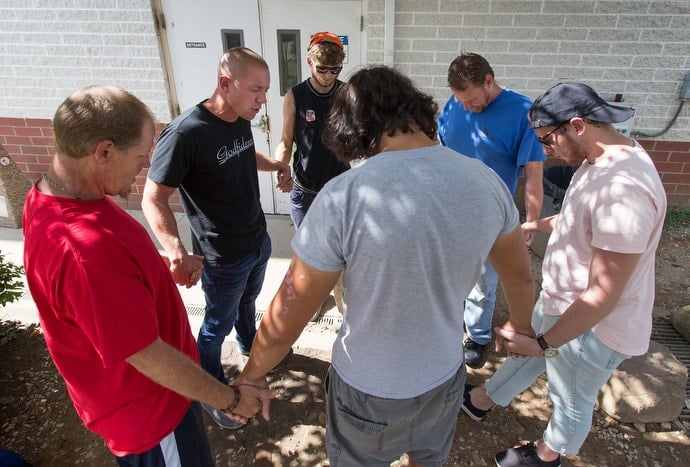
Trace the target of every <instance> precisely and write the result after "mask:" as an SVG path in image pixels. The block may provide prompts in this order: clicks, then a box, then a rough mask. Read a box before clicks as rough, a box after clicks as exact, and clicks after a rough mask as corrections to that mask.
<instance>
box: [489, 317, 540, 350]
mask: <svg viewBox="0 0 690 467" xmlns="http://www.w3.org/2000/svg"><path fill="white" fill-rule="evenodd" d="M494 332H496V352H502V351H503V350H505V351H506V353H507V354H508V356H509V357H514V358H525V357H540V356H541V347H540V346H539V343H538V342H537V341H536V340H535V338H534V337H535V336H536V333H535V332H534V329H532V328H531V327H530V328H518V327H516V326H515V325H514V324H513V323H512V322H511V321H507V322H506V323H505V324H504V325H503V326H501V327H495V328H494Z"/></svg>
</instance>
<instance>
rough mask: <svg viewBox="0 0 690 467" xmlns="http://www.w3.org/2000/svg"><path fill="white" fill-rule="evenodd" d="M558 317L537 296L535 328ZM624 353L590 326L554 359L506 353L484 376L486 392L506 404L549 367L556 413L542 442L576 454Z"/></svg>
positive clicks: (542, 328) (541, 329)
mask: <svg viewBox="0 0 690 467" xmlns="http://www.w3.org/2000/svg"><path fill="white" fill-rule="evenodd" d="M558 318H559V317H558V316H545V315H544V314H543V313H542V307H541V301H537V303H536V305H535V306H534V312H533V313H532V327H533V328H534V330H535V331H536V332H537V333H545V332H546V331H548V330H549V329H550V328H551V326H553V325H554V324H555V323H556V321H558ZM626 358H628V356H627V355H624V354H622V353H619V352H616V351H615V350H612V349H610V348H609V347H607V346H605V345H604V344H602V343H601V341H600V340H599V339H597V337H596V336H595V335H594V333H593V332H592V331H587V332H585V333H584V334H582V335H580V336H579V337H577V338H575V339H573V340H571V341H570V342H568V343H566V344H564V345H562V346H560V347H559V348H558V355H557V356H555V357H553V358H543V357H534V358H507V359H506V360H505V362H504V363H503V365H501V367H500V368H499V369H498V370H497V371H496V373H495V374H494V375H493V377H491V379H489V380H487V381H486V391H487V393H488V394H489V397H490V398H491V400H493V401H494V402H495V403H496V404H498V405H500V406H503V407H505V406H507V405H508V404H510V401H511V400H513V398H514V397H515V396H517V395H518V394H520V393H521V392H522V391H524V390H525V389H527V388H528V387H530V386H531V385H532V383H533V382H534V380H535V379H537V377H539V375H541V374H542V373H543V372H544V371H546V377H547V379H548V390H549V397H550V398H551V402H552V403H553V413H552V414H551V419H550V420H549V424H548V426H547V427H546V430H545V431H544V435H543V437H544V442H545V443H546V445H547V446H548V447H550V448H551V449H553V450H554V451H557V452H559V453H561V454H563V455H566V456H572V455H575V454H577V453H578V451H579V450H580V447H581V446H582V444H583V443H584V442H585V439H586V438H587V435H588V434H589V430H590V428H591V427H592V413H593V410H594V403H595V401H596V397H597V393H598V392H599V388H600V387H601V386H603V385H604V383H606V381H608V379H609V378H610V377H611V374H612V373H613V370H615V369H616V367H617V366H618V365H620V363H621V362H622V361H623V360H625V359H626Z"/></svg>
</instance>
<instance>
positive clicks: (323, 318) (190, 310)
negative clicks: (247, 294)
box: [185, 305, 343, 327]
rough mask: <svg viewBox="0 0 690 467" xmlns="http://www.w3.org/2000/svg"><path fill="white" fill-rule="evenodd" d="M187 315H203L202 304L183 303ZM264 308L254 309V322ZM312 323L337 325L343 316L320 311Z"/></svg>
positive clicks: (260, 317)
mask: <svg viewBox="0 0 690 467" xmlns="http://www.w3.org/2000/svg"><path fill="white" fill-rule="evenodd" d="M185 308H186V309H187V315H189V316H204V309H205V307H204V305H185ZM264 313H266V312H265V311H264V310H256V322H257V323H258V322H259V321H261V319H262V318H263V317H264ZM311 321H312V322H313V323H317V324H323V325H325V326H330V327H333V326H337V325H340V324H342V323H343V316H342V315H341V314H340V313H337V312H336V313H331V312H330V311H328V312H326V313H321V314H319V315H318V316H316V317H315V318H312V320H311Z"/></svg>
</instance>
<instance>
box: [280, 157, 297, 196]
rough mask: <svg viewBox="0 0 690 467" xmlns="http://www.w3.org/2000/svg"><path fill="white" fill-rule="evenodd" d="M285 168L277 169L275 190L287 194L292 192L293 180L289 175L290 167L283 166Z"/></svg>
mask: <svg viewBox="0 0 690 467" xmlns="http://www.w3.org/2000/svg"><path fill="white" fill-rule="evenodd" d="M285 167H287V169H285ZM285 167H283V168H281V169H279V170H278V171H277V173H276V188H278V189H279V190H280V191H282V192H283V193H289V192H290V191H291V190H292V185H293V183H294V180H293V179H292V176H291V175H290V166H289V165H287V164H285Z"/></svg>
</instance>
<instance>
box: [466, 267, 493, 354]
mask: <svg viewBox="0 0 690 467" xmlns="http://www.w3.org/2000/svg"><path fill="white" fill-rule="evenodd" d="M497 287H498V274H496V271H495V270H494V268H493V267H491V263H489V261H488V260H487V261H485V262H484V265H483V266H482V274H481V276H479V280H478V281H477V283H476V284H475V285H474V287H473V288H472V291H471V292H470V294H469V295H468V297H467V299H466V300H465V329H466V331H467V335H468V336H469V338H470V339H472V340H473V341H474V342H476V343H477V344H482V345H486V344H488V343H489V341H491V324H492V322H493V318H494V305H496V288H497Z"/></svg>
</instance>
